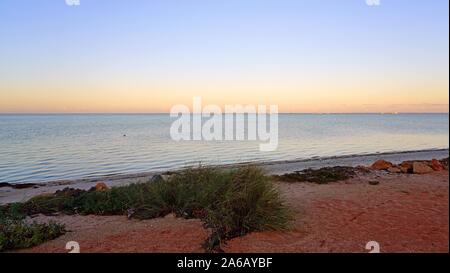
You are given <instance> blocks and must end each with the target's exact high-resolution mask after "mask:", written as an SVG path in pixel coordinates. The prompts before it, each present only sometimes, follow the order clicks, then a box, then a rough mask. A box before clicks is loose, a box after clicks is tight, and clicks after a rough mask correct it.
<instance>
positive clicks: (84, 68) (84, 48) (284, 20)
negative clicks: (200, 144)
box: [0, 0, 449, 113]
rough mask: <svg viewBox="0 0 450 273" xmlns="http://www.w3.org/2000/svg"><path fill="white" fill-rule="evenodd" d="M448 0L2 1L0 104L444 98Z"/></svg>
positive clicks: (406, 106) (351, 104)
mask: <svg viewBox="0 0 450 273" xmlns="http://www.w3.org/2000/svg"><path fill="white" fill-rule="evenodd" d="M448 6H449V1H448V0H380V5H378V6H376V5H368V4H367V3H366V0H342V1H336V0H131V1H130V0H80V5H79V6H69V5H67V4H66V2H65V0H39V1H36V0H2V1H0V37H1V38H0V113H81V112H83V113H84V112H86V113H97V112H108V113H109V112H114V113H122V112H131V113H146V112H169V111H170V108H171V107H172V106H173V105H176V104H185V105H188V106H191V105H192V99H193V97H194V96H200V97H201V98H202V101H203V104H204V105H206V104H216V105H219V106H224V105H226V104H265V105H278V107H279V111H280V112H302V113H303V112H307V113H317V112H318V113H324V112H325V113H341V112H342V113H348V112H357V113H360V112H445V113H448V110H449V106H448V101H449V62H448V60H449V36H448V35H449V29H448V27H449V25H448V23H449V13H448V10H449V7H448Z"/></svg>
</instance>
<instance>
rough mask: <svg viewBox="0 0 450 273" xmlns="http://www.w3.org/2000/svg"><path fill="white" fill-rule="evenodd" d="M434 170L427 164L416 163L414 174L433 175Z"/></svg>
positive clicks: (414, 164)
mask: <svg viewBox="0 0 450 273" xmlns="http://www.w3.org/2000/svg"><path fill="white" fill-rule="evenodd" d="M433 171H434V170H433V169H432V168H431V167H430V166H428V165H427V164H425V163H423V162H418V161H416V162H414V163H413V173H416V174H425V173H431V172H433Z"/></svg>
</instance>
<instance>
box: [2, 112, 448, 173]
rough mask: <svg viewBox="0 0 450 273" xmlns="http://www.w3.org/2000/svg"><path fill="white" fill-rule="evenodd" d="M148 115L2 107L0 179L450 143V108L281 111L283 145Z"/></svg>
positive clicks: (288, 158)
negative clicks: (211, 138)
mask: <svg viewBox="0 0 450 273" xmlns="http://www.w3.org/2000/svg"><path fill="white" fill-rule="evenodd" d="M173 120H174V119H170V117H169V115H167V114H148V115H130V114H125V115H109V114H108V115H106V114H105V115H0V182H30V181H49V180H57V179H72V178H81V177H87V176H100V175H107V174H119V173H136V172H146V171H156V170H167V169H171V168H177V167H184V166H188V165H193V164H198V163H204V164H227V163H234V162H243V161H254V160H293V159H307V158H312V157H324V156H339V155H349V154H364V153H375V152H389V151H406V150H420V149H434V148H448V142H449V137H448V130H449V119H448V114H399V115H378V114H333V115H325V114H324V115H320V114H317V115H314V114H282V115H280V117H279V145H278V149H277V150H276V151H273V152H260V151H259V143H260V142H259V141H215V142H205V141H185V142H183V141H181V142H175V141H173V140H171V139H170V132H169V129H170V125H171V122H172V121H173Z"/></svg>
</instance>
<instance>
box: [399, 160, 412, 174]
mask: <svg viewBox="0 0 450 273" xmlns="http://www.w3.org/2000/svg"><path fill="white" fill-rule="evenodd" d="M400 170H402V173H412V172H413V162H412V161H403V162H402V163H401V164H400Z"/></svg>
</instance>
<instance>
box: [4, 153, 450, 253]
mask: <svg viewBox="0 0 450 273" xmlns="http://www.w3.org/2000/svg"><path fill="white" fill-rule="evenodd" d="M444 157H448V150H439V151H417V152H411V153H397V154H383V155H368V156H358V157H345V158H337V159H336V158H335V159H331V158H330V159H321V160H316V161H314V160H311V161H307V162H305V161H303V162H289V163H286V162H284V163H280V162H278V163H270V164H269V163H266V164H264V166H265V167H266V170H267V171H268V172H269V173H272V174H280V173H285V172H290V171H292V170H301V169H302V168H305V167H313V166H314V167H323V166H330V165H331V166H335V165H353V166H357V165H365V166H368V165H370V163H372V162H373V161H374V160H376V159H380V158H383V159H388V160H391V161H392V162H394V163H400V162H401V161H404V160H411V159H415V160H422V159H431V158H439V159H440V158H444ZM369 162H370V163H369ZM139 179H143V178H142V177H132V178H120V179H117V180H114V179H113V180H110V181H108V184H109V186H114V185H123V184H126V183H132V182H135V181H138V180H139ZM374 181H376V183H373V182H374ZM92 183H93V184H94V185H95V183H96V182H95V181H90V182H86V181H84V182H81V181H74V182H72V183H71V184H70V183H69V184H68V185H70V187H74V186H75V187H82V188H85V187H86V188H88V187H90V186H91V184H92ZM275 183H276V186H277V187H278V188H279V190H280V192H281V194H282V197H283V199H284V200H286V202H287V204H288V205H289V206H290V207H291V208H292V210H293V211H294V218H295V219H294V223H293V224H292V227H291V228H290V229H289V230H288V231H284V232H281V231H277V232H253V233H250V234H247V235H245V236H242V237H237V238H234V239H231V240H229V241H227V242H226V243H223V244H221V248H222V250H223V251H225V252H368V250H366V249H365V246H366V243H367V242H369V241H376V242H378V243H379V245H380V250H381V252H448V251H449V244H448V241H449V238H448V235H449V226H448V222H449V192H448V189H449V175H448V171H447V170H442V171H434V172H431V173H426V174H409V173H406V174H405V173H391V172H387V171H379V170H370V171H367V172H359V173H358V174H357V175H356V176H355V177H353V178H350V179H347V180H344V181H337V182H332V183H327V184H316V183H295V182H285V181H277V182H275ZM68 185H67V184H65V185H55V184H50V186H48V187H45V186H44V187H39V188H31V189H22V190H15V191H17V192H20V191H24V192H27V193H24V194H22V196H32V195H33V194H36V193H37V192H39V191H42V190H44V189H46V190H47V191H48V190H54V189H57V188H59V187H66V186H68ZM11 196H12V197H11ZM11 196H10V197H8V196H7V195H6V193H5V192H3V193H2V198H3V199H2V201H3V202H5V200H13V199H14V198H17V196H19V195H18V194H17V193H14V194H13V195H11ZM8 198H9V199H8ZM33 220H36V221H38V222H41V221H43V222H45V221H48V220H55V221H57V222H59V223H63V224H65V225H66V228H67V229H68V230H69V232H68V233H66V234H65V235H63V236H61V237H59V238H57V239H55V240H52V241H48V242H45V243H43V244H41V245H39V246H36V247H33V248H30V249H22V250H19V252H67V250H66V249H65V245H66V243H67V242H68V241H76V242H78V243H79V244H80V251H81V252H204V249H203V248H202V243H203V242H204V241H205V239H206V238H207V237H208V235H209V234H210V230H208V229H205V228H204V227H203V223H202V221H200V220H198V219H182V218H176V217H175V216H174V215H172V214H169V215H167V216H165V217H163V218H156V219H151V220H130V219H127V217H126V216H94V215H88V216H82V215H73V216H67V215H58V216H43V215H39V216H37V217H34V218H33Z"/></svg>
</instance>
